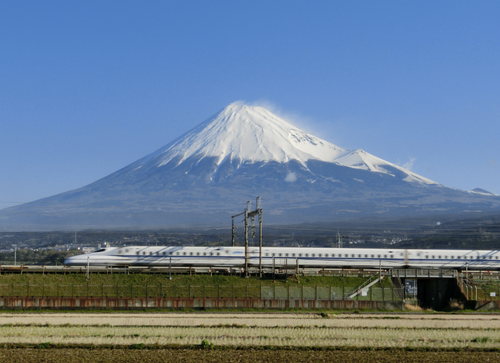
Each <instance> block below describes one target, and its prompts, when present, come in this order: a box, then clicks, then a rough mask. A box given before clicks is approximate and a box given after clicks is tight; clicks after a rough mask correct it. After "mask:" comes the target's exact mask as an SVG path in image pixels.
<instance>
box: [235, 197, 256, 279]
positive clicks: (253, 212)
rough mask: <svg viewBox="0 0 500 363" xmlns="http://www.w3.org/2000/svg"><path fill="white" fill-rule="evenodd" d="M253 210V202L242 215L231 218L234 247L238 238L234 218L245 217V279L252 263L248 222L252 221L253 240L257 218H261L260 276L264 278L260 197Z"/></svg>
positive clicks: (248, 203)
mask: <svg viewBox="0 0 500 363" xmlns="http://www.w3.org/2000/svg"><path fill="white" fill-rule="evenodd" d="M251 209H252V202H250V201H248V202H247V207H246V208H245V210H244V211H243V212H242V213H239V214H235V215H234V216H231V221H232V229H231V242H232V246H234V238H235V236H236V227H235V225H234V218H235V217H238V216H241V215H245V227H244V228H245V230H244V232H243V234H244V236H245V277H248V265H249V263H250V254H249V252H248V225H249V223H248V221H249V219H250V220H251V221H252V238H253V237H255V217H256V216H258V217H259V275H260V277H262V208H261V206H260V197H257V201H256V208H255V209H254V210H251Z"/></svg>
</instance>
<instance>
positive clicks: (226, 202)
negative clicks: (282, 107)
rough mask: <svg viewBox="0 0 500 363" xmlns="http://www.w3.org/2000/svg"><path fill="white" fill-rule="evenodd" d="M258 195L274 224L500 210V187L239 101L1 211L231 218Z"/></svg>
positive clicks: (137, 220)
mask: <svg viewBox="0 0 500 363" xmlns="http://www.w3.org/2000/svg"><path fill="white" fill-rule="evenodd" d="M257 195H260V196H261V197H262V199H263V202H264V206H265V208H266V209H265V210H266V220H267V221H269V222H275V223H297V222H303V221H304V222H305V221H325V220H332V219H336V218H347V217H350V216H362V215H369V214H377V215H387V216H394V215H402V214H404V215H414V214H425V213H427V214H428V213H461V212H463V211H471V210H481V211H491V210H497V209H499V210H500V198H499V197H498V196H492V195H487V194H485V193H477V192H476V193H474V192H465V191H460V190H456V189H453V188H448V187H445V186H443V185H440V184H437V183H435V182H433V181H431V180H429V179H427V178H424V177H422V176H420V175H417V174H415V173H412V172H410V171H408V170H406V169H404V168H401V167H399V166H397V165H395V164H392V163H390V162H387V161H384V160H382V159H380V158H378V157H376V156H374V155H371V154H369V153H367V152H365V151H363V150H346V149H343V148H340V147H338V146H336V145H333V144H331V143H329V142H327V141H325V140H322V139H320V138H318V137H315V136H313V135H310V134H308V133H306V132H304V131H302V130H300V129H298V128H296V127H294V126H293V125H291V124H289V123H287V122H286V121H285V120H283V119H281V118H279V117H277V116H276V115H274V114H272V113H271V112H269V111H268V110H266V109H264V108H261V107H251V106H246V105H239V104H231V105H229V106H227V107H226V108H225V109H224V110H222V111H221V112H219V113H218V114H216V115H214V116H213V117H211V118H209V119H208V120H206V121H205V122H203V123H201V124H200V125H199V126H197V127H195V128H194V129H192V130H191V131H189V132H187V133H186V134H184V135H182V136H181V137H179V138H178V139H176V140H174V141H172V142H171V143H169V144H167V145H166V146H164V147H163V148H161V149H159V150H157V151H155V152H153V153H151V154H150V155H147V156H146V157H144V158H142V159H140V160H138V161H136V162H134V163H132V164H130V165H129V166H127V167H125V168H123V169H121V170H119V171H117V172H115V173H113V174H111V175H109V176H107V177H105V178H103V179H100V180H98V181H96V182H94V183H92V184H89V185H88V186H85V187H83V188H80V189H77V190H73V191H69V192H66V193H62V194H59V195H56V196H53V197H50V198H45V199H42V200H39V201H35V202H32V203H27V204H25V205H21V206H17V207H13V208H9V209H6V210H3V211H0V226H11V227H12V226H19V225H23V226H26V225H29V226H52V227H54V226H60V227H63V228H64V227H68V228H69V226H71V227H74V226H80V227H83V226H140V227H150V226H168V225H178V224H226V223H227V222H228V220H229V216H230V215H231V214H234V213H235V212H238V211H240V210H241V208H242V206H243V205H244V204H245V202H246V201H247V200H249V199H254V198H255V197H256V196H257ZM4 228H6V227H4Z"/></svg>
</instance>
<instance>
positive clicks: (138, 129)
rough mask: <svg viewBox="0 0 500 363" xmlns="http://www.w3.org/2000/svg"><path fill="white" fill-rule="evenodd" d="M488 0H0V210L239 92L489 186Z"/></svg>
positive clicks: (497, 62)
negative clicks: (141, 0)
mask: <svg viewBox="0 0 500 363" xmlns="http://www.w3.org/2000/svg"><path fill="white" fill-rule="evenodd" d="M498 19H500V2H498V1H479V2H477V1H476V2H473V1H394V2H393V1H377V2H375V1H355V2H354V1H333V0H330V1H290V0H288V1H269V0H268V1H256V0H252V1H201V0H200V1H145V2H139V1H136V2H132V1H79V2H77V1H43V2H42V1H10V2H9V1H3V2H1V3H0V166H1V169H0V170H1V172H0V208H2V207H7V206H11V205H15V204H14V203H19V202H28V201H32V200H35V199H39V198H42V197H47V196H50V195H54V194H57V193H60V192H64V191H68V190H71V189H74V188H78V187H81V186H84V185H86V184H88V183H91V182H93V181H95V180H97V179H99V178H101V177H104V176H106V175H108V174H110V173H112V172H114V171H116V170H118V169H120V168H122V167H124V166H126V165H128V164H129V163H131V162H133V161H135V160H137V159H139V158H141V157H143V156H145V155H146V154H148V153H150V152H152V151H154V150H156V149H157V148H159V147H161V146H163V145H165V144H167V143H168V142H169V141H171V140H172V139H174V138H175V137H177V136H179V135H180V134H182V133H184V132H185V131H187V130H189V129H190V128H192V127H194V126H195V125H197V124H199V123H201V122H202V121H204V120H205V119H206V118H208V117H209V116H211V115H213V114H214V113H216V112H217V111H219V110H220V109H222V108H223V107H225V106H226V105H227V104H229V103H231V102H234V101H236V100H244V101H246V102H249V103H259V104H269V105H272V108H273V110H275V111H276V112H278V113H279V114H280V115H284V116H285V117H289V119H291V120H293V121H294V122H295V123H296V124H297V126H300V127H302V128H304V129H305V130H307V131H310V132H311V133H313V134H316V135H317V136H320V137H323V138H324V139H326V140H328V141H330V142H333V143H335V144H337V145H339V146H341V147H344V148H347V149H358V148H361V149H364V150H366V151H367V152H369V153H372V154H374V155H376V156H378V157H381V158H383V159H385V160H388V161H390V162H394V163H398V164H399V165H404V164H408V163H409V164H408V165H410V164H412V168H411V170H412V171H414V172H416V173H418V174H420V175H422V176H425V177H427V178H429V179H432V180H435V181H437V182H439V183H442V184H445V185H448V186H452V187H456V188H460V189H467V190H470V189H472V188H475V187H481V188H484V189H487V190H489V191H492V192H495V193H498V194H500V183H499V180H500V140H499V136H500V21H498Z"/></svg>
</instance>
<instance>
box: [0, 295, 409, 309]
mask: <svg viewBox="0 0 500 363" xmlns="http://www.w3.org/2000/svg"><path fill="white" fill-rule="evenodd" d="M39 308H42V309H162V308H173V309H179V308H191V309H227V308H260V309H287V308H299V309H300V308H302V309H374V310H377V309H384V310H404V303H403V302H401V301H366V300H365V301H356V300H293V299H290V300H263V299H262V300H261V299H252V298H234V299H232V298H219V299H217V298H99V297H95V298H87V297H73V298H70V297H64V298H61V297H60V298H57V297H46V298H41V297H2V298H0V309H39Z"/></svg>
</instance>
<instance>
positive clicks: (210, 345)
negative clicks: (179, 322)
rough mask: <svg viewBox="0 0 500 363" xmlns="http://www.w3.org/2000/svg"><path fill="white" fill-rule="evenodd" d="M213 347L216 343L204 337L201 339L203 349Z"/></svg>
mask: <svg viewBox="0 0 500 363" xmlns="http://www.w3.org/2000/svg"><path fill="white" fill-rule="evenodd" d="M213 347H214V343H210V342H209V341H208V340H206V339H203V340H202V341H201V349H212V348H213Z"/></svg>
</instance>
